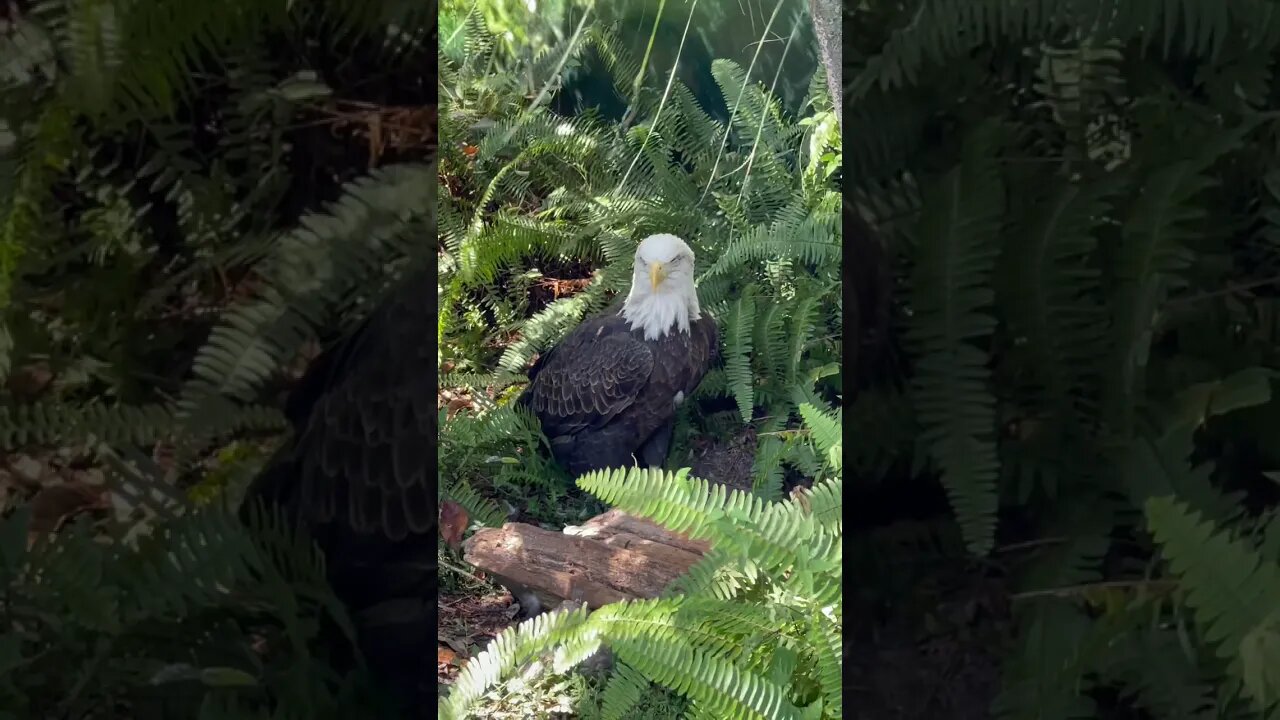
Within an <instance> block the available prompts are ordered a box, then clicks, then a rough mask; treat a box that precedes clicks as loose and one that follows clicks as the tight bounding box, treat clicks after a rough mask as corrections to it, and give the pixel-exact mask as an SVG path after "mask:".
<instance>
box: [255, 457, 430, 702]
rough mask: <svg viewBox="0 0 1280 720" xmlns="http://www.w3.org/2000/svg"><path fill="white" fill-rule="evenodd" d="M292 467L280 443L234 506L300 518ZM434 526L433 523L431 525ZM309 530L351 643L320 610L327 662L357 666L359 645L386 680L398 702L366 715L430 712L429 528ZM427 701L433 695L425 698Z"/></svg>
mask: <svg viewBox="0 0 1280 720" xmlns="http://www.w3.org/2000/svg"><path fill="white" fill-rule="evenodd" d="M295 473H296V466H295V463H294V461H293V460H292V458H291V457H290V454H289V452H288V451H287V449H286V450H282V451H281V452H280V453H279V454H277V455H276V456H275V457H273V458H272V459H271V461H270V462H268V464H267V465H266V467H265V468H264V469H263V471H262V472H261V473H260V474H259V476H258V477H257V478H256V479H255V480H254V482H253V483H252V485H251V486H250V488H249V491H248V492H247V493H246V495H245V500H244V502H243V504H242V505H241V507H240V515H241V518H242V519H243V520H245V521H246V522H247V521H248V520H249V509H250V508H251V506H252V503H253V502H255V501H256V502H264V503H266V504H267V505H270V506H274V507H276V508H279V509H281V510H284V511H285V512H290V513H292V516H291V517H288V518H287V519H288V520H290V521H291V522H299V521H301V520H302V519H301V518H300V516H298V514H297V508H298V505H299V504H298V503H297V502H296V498H294V497H292V495H293V490H294V488H296V487H297V483H296V477H295ZM432 531H433V532H434V528H432ZM312 536H313V537H314V539H315V541H316V543H317V545H318V546H319V547H320V550H321V551H322V552H323V553H324V556H325V562H326V571H327V575H328V579H329V583H330V585H331V586H332V588H333V591H334V594H335V595H336V596H337V597H338V599H339V600H340V601H341V602H342V605H343V607H344V608H345V609H346V612H347V615H348V617H349V618H350V619H351V624H352V626H353V628H352V629H353V630H354V631H355V640H356V647H355V648H353V647H352V646H351V644H350V642H349V641H348V640H347V633H346V632H345V631H343V630H342V628H341V627H340V626H339V625H338V624H337V623H336V622H334V621H333V620H332V619H331V618H329V617H328V616H326V618H325V621H324V625H323V627H322V628H321V636H322V638H324V640H323V641H322V643H323V645H324V646H325V649H326V651H327V653H326V654H327V655H328V656H329V660H330V662H332V663H333V665H334V667H335V669H336V670H338V671H339V672H342V673H346V672H350V671H352V670H354V669H355V668H356V667H357V656H356V653H355V652H354V650H356V649H358V651H359V654H360V655H361V656H363V658H364V662H365V665H366V666H367V667H368V669H369V675H370V679H371V680H372V681H373V682H374V683H376V684H377V685H379V686H383V687H385V689H386V690H388V691H389V694H390V695H391V696H392V699H393V700H392V702H394V704H395V705H396V706H398V707H396V708H388V709H386V710H381V711H376V710H374V709H368V710H369V714H368V715H367V717H370V718H387V720H391V718H397V719H398V718H410V719H416V718H419V717H422V718H425V717H427V713H428V710H430V712H431V714H432V715H433V716H434V712H435V710H434V708H435V703H434V701H433V700H434V698H435V694H436V690H435V686H434V684H432V685H430V686H428V682H427V681H428V679H431V681H432V683H434V673H431V672H429V670H430V669H432V665H431V662H432V661H431V660H430V659H429V658H430V649H431V647H432V646H433V644H434V643H433V641H432V639H433V637H434V636H435V632H436V604H435V595H436V555H435V538H434V537H433V536H431V535H421V536H414V537H410V538H408V539H406V540H402V541H400V542H392V541H391V540H390V539H389V538H386V537H385V536H383V535H381V534H380V533H373V534H365V533H358V532H356V531H354V530H352V529H351V528H349V527H347V526H346V523H341V522H335V523H328V524H325V525H323V526H318V527H313V528H312ZM428 700H432V702H428Z"/></svg>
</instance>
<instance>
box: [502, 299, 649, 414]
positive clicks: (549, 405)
mask: <svg viewBox="0 0 1280 720" xmlns="http://www.w3.org/2000/svg"><path fill="white" fill-rule="evenodd" d="M611 329H612V328H611V327H610V326H609V324H606V322H601V323H600V324H596V323H587V324H583V325H582V326H579V328H578V329H577V330H575V331H574V332H573V333H572V334H571V335H570V336H569V337H567V338H565V340H564V341H563V342H561V344H560V345H559V346H558V347H557V348H556V349H555V350H554V351H553V353H552V354H551V355H550V356H549V357H547V358H546V361H545V363H543V365H542V366H541V367H540V368H539V371H538V373H537V375H536V376H535V377H534V379H533V382H532V383H531V384H530V385H529V388H528V389H527V390H526V391H525V394H524V396H523V397H522V398H521V402H522V403H524V404H525V405H526V406H528V407H529V409H531V410H533V412H534V413H535V414H536V415H537V416H538V417H539V418H541V421H542V429H543V432H544V433H545V434H546V435H547V436H548V437H555V436H558V435H572V434H574V433H577V432H580V431H582V430H586V429H594V428H599V427H601V426H603V425H605V424H606V423H608V422H609V420H611V419H613V418H614V417H616V416H617V415H618V413H621V412H622V411H623V410H625V409H627V408H628V407H630V406H631V404H632V403H634V402H635V399H636V395H637V394H639V392H640V389H641V388H643V387H644V385H645V383H646V382H648V380H649V376H650V374H651V373H652V372H653V352H652V351H651V350H650V349H649V347H648V346H647V345H645V344H644V343H642V342H639V341H637V340H636V339H634V338H633V337H631V334H630V333H626V332H611Z"/></svg>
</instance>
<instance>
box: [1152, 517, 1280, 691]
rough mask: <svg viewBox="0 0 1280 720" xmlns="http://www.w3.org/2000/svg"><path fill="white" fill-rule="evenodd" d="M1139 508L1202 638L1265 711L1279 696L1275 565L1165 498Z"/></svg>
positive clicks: (1278, 570) (1279, 572) (1279, 570)
mask: <svg viewBox="0 0 1280 720" xmlns="http://www.w3.org/2000/svg"><path fill="white" fill-rule="evenodd" d="M1145 509H1146V515H1147V522H1148V525H1149V526H1150V529H1151V532H1152V534H1153V535H1154V537H1155V539H1156V542H1158V543H1159V544H1160V547H1161V549H1162V550H1163V552H1164V555H1165V558H1166V559H1167V561H1168V563H1169V568H1170V570H1171V571H1172V572H1173V573H1174V574H1175V575H1177V576H1178V578H1179V580H1180V583H1181V586H1182V587H1183V588H1184V590H1185V592H1186V599H1187V603H1188V604H1189V605H1190V606H1191V608H1192V610H1193V611H1194V612H1195V616H1196V620H1197V623H1198V624H1199V625H1200V627H1201V628H1202V630H1203V633H1204V636H1205V639H1206V640H1208V641H1209V642H1210V643H1212V644H1213V645H1214V646H1215V647H1216V648H1217V653H1218V656H1219V657H1221V658H1223V659H1224V660H1228V661H1229V662H1230V663H1231V668H1232V671H1233V672H1234V673H1236V674H1237V676H1238V677H1240V678H1241V679H1242V680H1243V681H1244V683H1245V687H1246V688H1247V690H1248V692H1249V693H1250V695H1252V697H1253V698H1254V700H1255V701H1256V702H1257V707H1258V709H1259V710H1262V711H1267V710H1268V709H1269V708H1270V707H1271V706H1272V705H1274V704H1275V702H1276V701H1277V699H1278V697H1280V696H1278V695H1277V693H1280V674H1277V672H1276V669H1277V668H1280V622H1277V620H1278V619H1277V617H1276V613H1275V611H1274V608H1275V607H1277V603H1280V566H1278V565H1276V564H1275V563H1273V562H1266V561H1264V560H1263V558H1262V557H1261V556H1260V555H1259V554H1258V553H1257V552H1256V551H1255V550H1254V549H1253V548H1250V547H1248V546H1246V545H1245V544H1244V543H1242V542H1240V541H1239V540H1235V539H1232V538H1230V537H1229V536H1228V535H1227V534H1226V533H1223V532H1222V531H1221V530H1219V528H1217V527H1215V526H1214V524H1213V523H1212V522H1206V521H1205V520H1204V519H1203V516H1202V515H1201V514H1200V513H1197V512H1194V511H1193V510H1191V509H1190V508H1189V507H1188V506H1187V505H1186V504H1185V503H1183V502H1180V501H1179V500H1178V499H1176V498H1175V497H1173V496H1167V495H1166V496H1161V497H1153V498H1151V499H1149V500H1148V501H1147V503H1146V508H1145Z"/></svg>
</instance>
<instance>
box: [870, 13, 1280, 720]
mask: <svg viewBox="0 0 1280 720" xmlns="http://www.w3.org/2000/svg"><path fill="white" fill-rule="evenodd" d="M853 15H854V20H855V22H854V24H855V25H856V26H857V29H856V30H855V31H854V33H853V34H852V36H851V38H850V41H851V42H852V43H853V44H854V46H855V47H856V50H855V51H853V52H850V51H849V50H848V49H846V59H847V60H846V67H845V81H846V83H847V86H846V88H845V92H846V100H847V101H848V102H849V103H850V105H849V108H848V111H847V113H846V122H848V123H850V124H851V125H852V127H851V128H848V131H849V134H850V137H854V138H857V140H856V142H855V144H854V147H853V148H852V151H851V157H852V158H853V160H852V167H851V168H850V170H851V172H850V174H849V176H848V177H849V178H850V180H849V182H848V184H847V186H846V197H847V199H848V200H849V201H850V202H851V203H852V204H853V206H854V207H855V208H856V210H857V212H859V213H860V214H861V215H862V216H863V217H865V218H866V219H867V220H868V221H869V222H871V224H872V225H874V226H875V227H876V228H877V230H878V232H879V234H880V236H881V239H882V240H883V242H884V243H885V246H886V247H887V248H888V249H890V251H891V252H892V253H893V254H894V262H893V269H892V272H893V273H894V274H895V275H896V285H897V289H896V290H895V291H894V315H893V325H894V343H895V345H897V346H898V347H899V349H900V350H901V355H900V356H899V357H900V359H901V362H899V363H896V364H893V363H891V364H890V365H892V366H886V367H880V368H875V369H874V371H875V373H877V374H876V375H875V378H874V381H873V382H871V383H870V386H869V387H868V388H867V390H866V391H865V392H861V393H860V394H859V395H858V397H857V398H856V399H854V401H853V402H852V403H851V405H850V407H849V412H850V413H851V414H852V417H853V420H852V430H853V436H854V437H855V438H862V437H866V438H867V439H866V442H865V443H863V442H857V443H855V444H854V447H851V448H850V451H851V452H850V457H852V458H853V459H854V460H853V463H852V466H851V467H849V468H847V469H848V470H849V471H850V473H851V478H853V479H851V480H850V482H851V483H854V484H855V485H856V487H857V488H859V489H866V488H874V487H875V486H877V485H889V484H898V485H904V484H906V485H911V484H912V483H914V482H916V479H917V478H924V479H925V482H924V483H921V484H919V485H911V486H913V487H924V486H925V485H926V484H927V483H928V482H933V481H937V482H940V483H941V485H942V486H943V488H944V489H945V491H946V494H947V497H948V499H949V505H950V507H951V521H953V522H954V523H955V524H956V525H958V527H959V530H960V534H961V535H962V537H963V546H964V548H966V549H967V550H968V551H969V552H970V553H972V554H974V555H977V556H982V557H984V567H991V565H989V564H985V563H994V564H996V565H997V566H999V567H1002V568H1006V569H1007V571H1008V574H1009V577H1008V582H1009V583H1010V586H1011V591H1012V594H1013V598H1014V600H1013V606H1014V613H1013V615H1014V622H1015V624H1016V636H1017V640H1016V643H1015V645H1014V646H1013V647H1011V648H1008V649H1007V653H1006V662H1005V670H1004V680H1003V689H1002V690H1001V692H1000V696H999V698H998V699H997V700H996V701H995V704H994V708H993V709H994V712H995V715H996V717H999V718H1010V719H1012V718H1039V719H1045V718H1087V717H1100V716H1106V717H1111V716H1116V715H1117V714H1118V713H1122V712H1135V711H1138V712H1144V713H1146V714H1147V715H1148V716H1151V717H1215V718H1228V717H1230V718H1246V717H1249V718H1252V717H1280V715H1278V714H1277V713H1280V695H1278V694H1277V692H1276V689H1277V687H1278V686H1277V677H1276V674H1275V669H1276V668H1277V667H1280V634H1277V633H1280V630H1278V629H1277V628H1278V626H1277V624H1276V617H1275V614H1274V612H1273V608H1275V607H1277V606H1280V605H1278V603H1280V586H1278V585H1277V584H1276V583H1277V580H1276V578H1277V573H1278V572H1280V566H1278V564H1277V563H1280V553H1278V552H1277V548H1278V547H1280V546H1277V544H1276V543H1277V538H1278V537H1280V525H1278V524H1277V520H1276V510H1275V507H1276V500H1277V494H1276V493H1275V486H1274V478H1275V477H1276V475H1275V472H1276V471H1277V470H1278V469H1280V455H1277V454H1276V452H1275V447H1276V445H1275V427H1276V425H1275V422H1276V420H1277V418H1280V415H1278V414H1277V413H1280V399H1277V398H1276V397H1275V394H1274V392H1273V389H1274V385H1275V381H1276V376H1275V369H1276V368H1277V367H1278V366H1280V356H1278V355H1277V347H1278V346H1277V345H1276V344H1275V337H1276V336H1275V317H1276V309H1277V295H1276V287H1277V286H1280V276H1277V275H1276V269H1277V268H1276V265H1275V258H1276V257H1277V250H1278V249H1280V247H1278V246H1277V244H1276V238H1277V235H1276V233H1275V223H1276V218H1277V215H1276V197H1277V195H1276V194H1275V192H1274V188H1275V179H1274V171H1273V170H1272V165H1274V162H1275V147H1276V145H1275V138H1276V131H1277V127H1278V126H1277V125H1276V120H1277V118H1276V116H1275V115H1274V113H1271V112H1269V111H1267V110H1266V108H1268V107H1270V105H1272V104H1273V102H1272V100H1271V98H1272V97H1273V96H1274V92H1275V87H1276V84H1275V78H1274V77H1273V74H1272V73H1273V70H1272V65H1273V60H1274V57H1275V52H1276V46H1277V41H1278V40H1280V34H1278V33H1277V28H1280V13H1277V11H1276V8H1274V7H1272V6H1270V5H1268V4H1266V3H1249V2H1244V3H1228V4H1223V3H1212V2H1197V1H1195V0H1182V1H1179V2H1164V1H1163V0H1152V1H1150V2H1147V1H1135V2H1129V1H1125V2H1120V1H1118V0H1117V1H1112V0H1091V1H1090V2H1084V3H1080V2H1065V1H1059V0H1027V1H1025V2H1024V1H1021V0H1018V1H1015V2H1007V1H1005V0H996V1H992V2H983V1H977V2H967V1H964V2H951V1H950V0H918V1H916V0H911V1H908V2H903V3H886V4H877V5H876V7H875V8H874V9H861V10H856V11H853ZM864 444H865V445H867V447H863V445H864ZM873 444H874V446H875V447H874V448H873V447H870V446H871V445H873ZM949 524H950V523H949V522H937V523H934V527H935V529H937V530H938V535H939V537H943V536H944V535H945V532H944V530H945V527H946V526H947V525H949ZM998 546H1007V547H1008V548H1010V549H1009V550H1008V552H1007V553H1001V554H999V555H996V556H992V557H988V556H989V555H990V553H991V551H992V550H993V548H997V547H998ZM1014 548H1019V549H1018V550H1014ZM956 549H958V548H956V547H954V546H950V552H954V551H955V550H956ZM885 552H894V551H893V550H890V549H887V548H884V547H882V546H879V545H877V544H876V542H875V541H874V540H869V541H867V542H866V543H865V544H864V545H862V546H861V547H860V548H859V549H858V550H857V551H856V554H857V555H858V556H861V555H862V554H864V553H866V554H882V553H885ZM1014 552H1016V553H1018V554H1017V555H1016V557H1017V560H1018V562H1017V563H1016V566H1015V565H1013V564H1012V563H1007V562H1006V561H1007V560H1008V559H1009V558H1010V557H1013V556H1011V555H1010V554H1008V553H1014ZM893 557H895V558H897V557H900V556H898V555H894V556H893ZM893 562H894V560H890V561H888V562H886V563H885V565H886V566H891V565H892V564H893Z"/></svg>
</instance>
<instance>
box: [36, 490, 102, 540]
mask: <svg viewBox="0 0 1280 720" xmlns="http://www.w3.org/2000/svg"><path fill="white" fill-rule="evenodd" d="M109 508H110V503H109V502H108V501H107V494H106V491H105V489H103V488H100V487H93V486H90V485H84V484H81V483H75V482H68V483H62V484H59V485H48V486H46V487H43V488H41V489H40V492H38V493H36V496H35V497H34V498H32V499H31V525H30V532H29V533H28V536H27V544H28V545H31V544H33V543H34V542H35V541H36V540H37V539H38V538H39V537H40V535H42V534H45V533H52V532H57V531H58V529H59V528H61V527H62V525H63V523H65V522H66V521H67V520H68V519H70V518H71V517H73V516H75V515H78V514H80V513H82V512H88V511H92V510H106V509H109Z"/></svg>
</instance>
